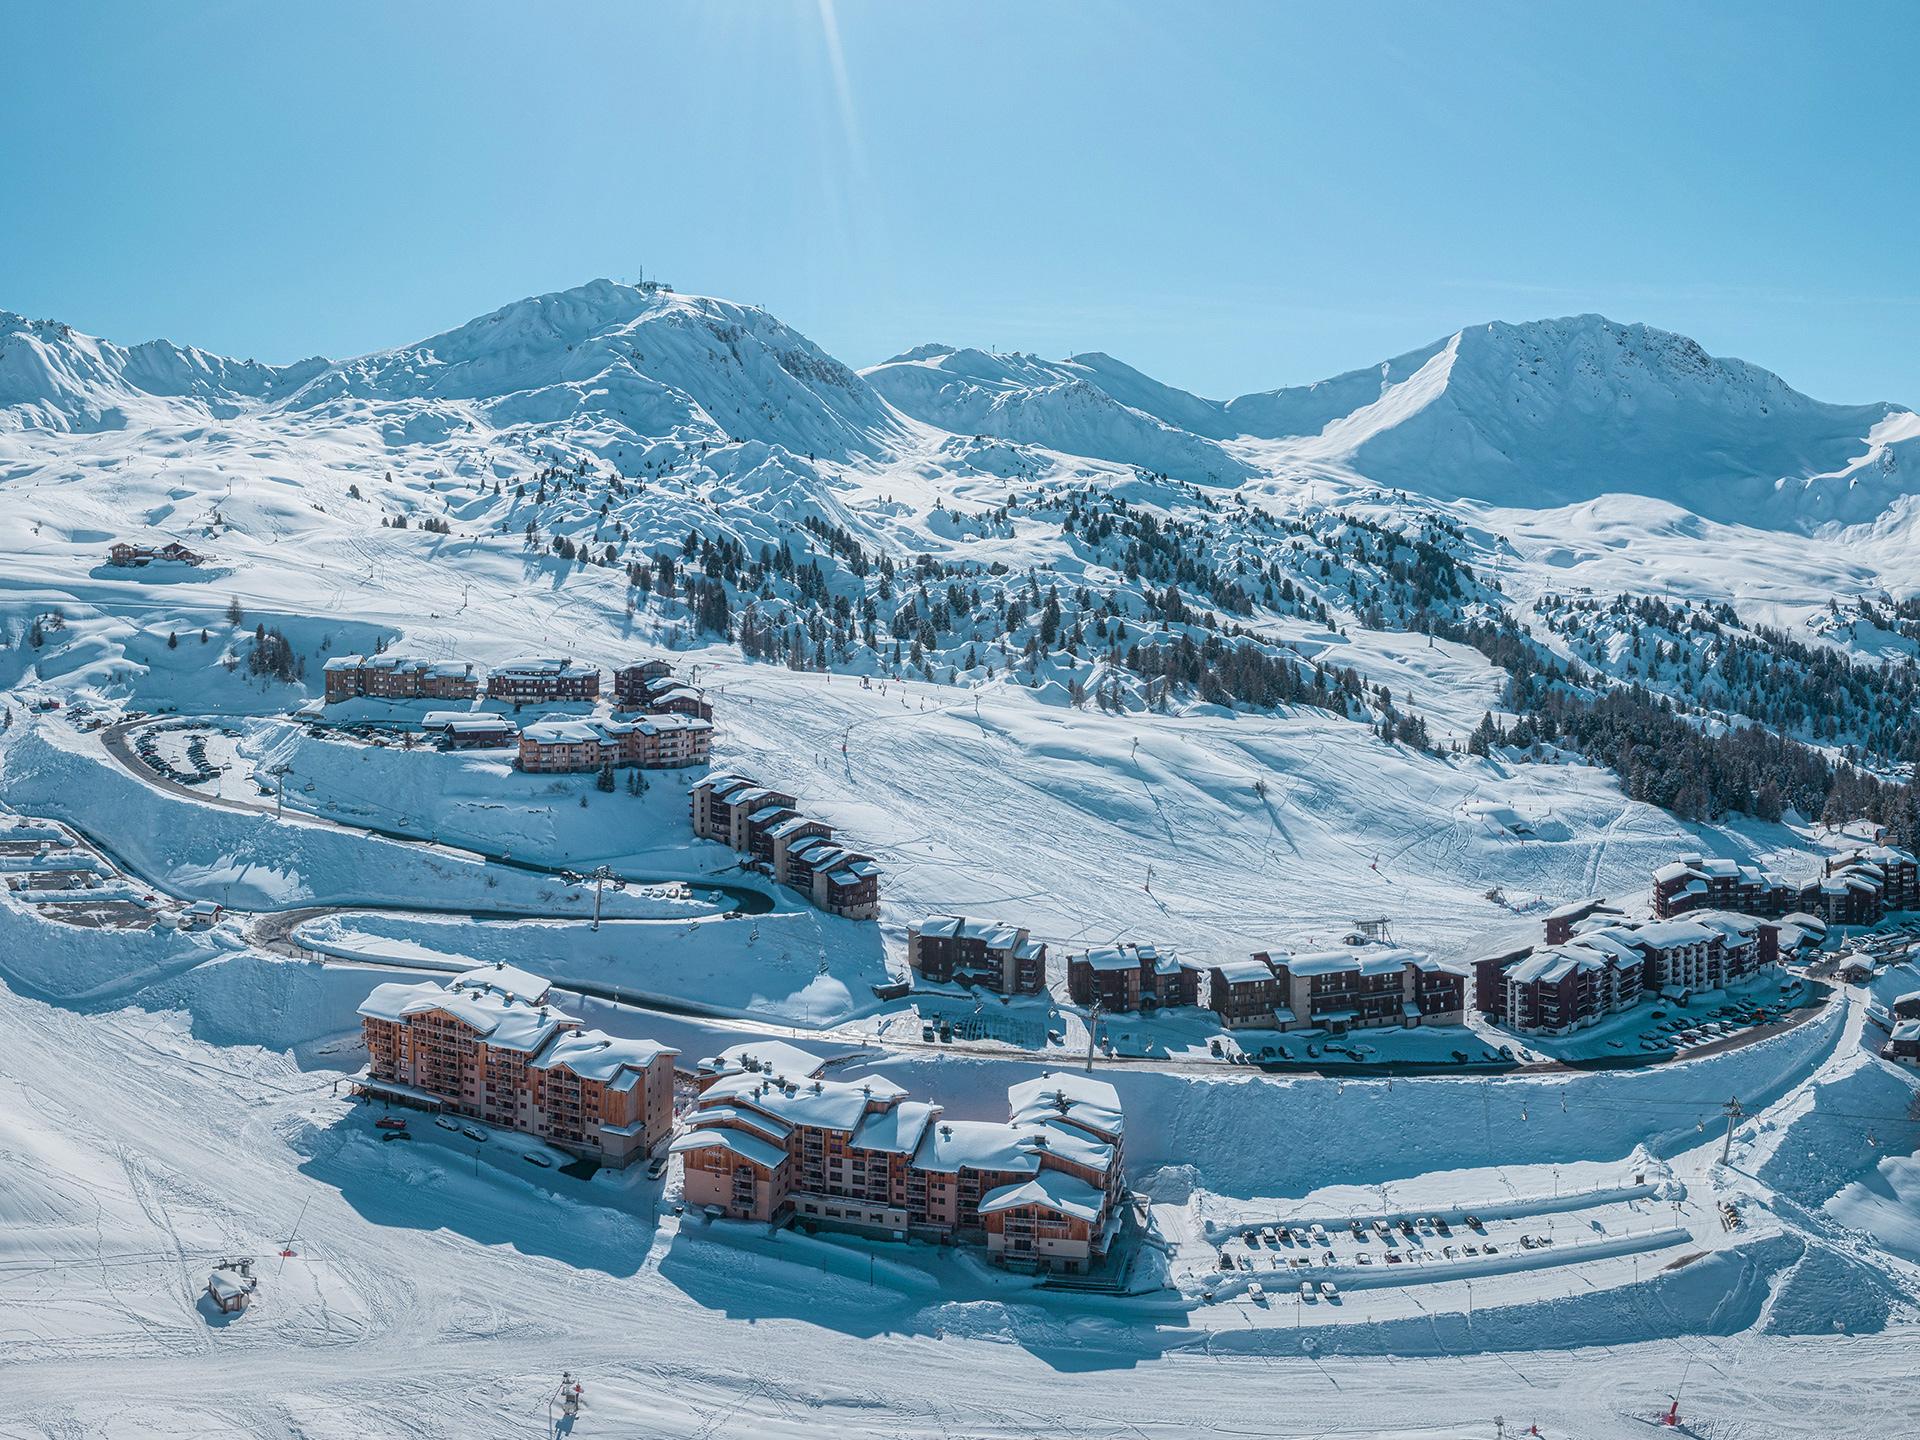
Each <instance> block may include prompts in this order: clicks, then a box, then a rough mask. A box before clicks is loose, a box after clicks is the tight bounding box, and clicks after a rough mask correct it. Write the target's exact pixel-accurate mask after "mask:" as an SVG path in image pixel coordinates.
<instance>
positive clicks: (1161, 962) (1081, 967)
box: [1067, 944, 1201, 1014]
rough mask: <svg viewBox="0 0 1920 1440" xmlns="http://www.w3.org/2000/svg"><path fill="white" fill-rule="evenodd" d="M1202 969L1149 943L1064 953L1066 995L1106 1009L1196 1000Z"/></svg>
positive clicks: (1161, 1006) (1119, 1010)
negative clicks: (1065, 960) (1071, 953)
mask: <svg viewBox="0 0 1920 1440" xmlns="http://www.w3.org/2000/svg"><path fill="white" fill-rule="evenodd" d="M1200 971H1201V967H1200V966H1199V965H1197V964H1194V963H1192V962H1190V961H1185V960H1182V959H1180V958H1179V957H1178V956H1177V955H1175V954H1174V953H1173V952H1172V951H1171V950H1167V951H1162V950H1160V949H1158V948H1157V947H1155V946H1152V945H1133V944H1120V945H1107V946H1102V947H1100V948H1098V949H1094V950H1087V951H1083V952H1082V953H1080V954H1078V955H1069V956H1067V993H1068V994H1069V995H1071V996H1072V997H1073V1002H1074V1004H1076V1005H1088V1006H1091V1005H1093V1004H1095V1003H1098V1004H1099V1006H1100V1008H1101V1009H1102V1010H1105V1011H1108V1012H1109V1013H1121V1014H1125V1013H1130V1012H1132V1011H1135V1010H1165V1009H1167V1008H1168V1007H1169V1006H1174V1005H1198V1004H1199V1003H1200Z"/></svg>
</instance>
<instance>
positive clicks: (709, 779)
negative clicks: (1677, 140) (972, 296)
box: [0, 281, 1920, 1440]
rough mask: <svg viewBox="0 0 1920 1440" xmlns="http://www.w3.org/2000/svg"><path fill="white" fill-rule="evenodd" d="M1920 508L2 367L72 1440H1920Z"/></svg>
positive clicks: (952, 360) (830, 399)
mask: <svg viewBox="0 0 1920 1440" xmlns="http://www.w3.org/2000/svg"><path fill="white" fill-rule="evenodd" d="M1629 388H1630V389H1631V390H1632V392H1633V394H1634V396H1635V397H1636V399H1635V404H1636V407H1637V409H1636V413H1637V414H1638V416H1639V420H1638V421H1637V422H1636V423H1638V424H1639V425H1640V426H1642V427H1643V428H1644V427H1653V428H1654V429H1655V430H1657V431H1658V449H1659V455H1660V464H1659V466H1657V467H1655V466H1652V465H1651V462H1649V461H1647V460H1646V457H1645V455H1643V454H1642V453H1641V452H1640V451H1638V450H1636V449H1635V448H1634V447H1635V446H1636V445H1638V444H1639V443H1640V442H1639V441H1637V440H1632V439H1631V437H1628V438H1625V439H1623V438H1622V436H1621V434H1620V432H1619V431H1618V430H1617V429H1615V428H1613V427H1615V426H1617V424H1619V423H1620V422H1618V421H1617V419H1616V418H1615V412H1616V409H1617V408H1618V405H1619V403H1620V402H1619V396H1620V395H1621V394H1623V393H1625V392H1626V390H1628V389H1629ZM1515 393H1520V394H1523V395H1524V397H1525V400H1526V404H1525V405H1524V406H1522V405H1518V404H1516V403H1514V402H1513V400H1512V399H1511V398H1510V397H1511V396H1512V395H1513V394H1515ZM1733 434H1737V435H1739V436H1740V437H1742V439H1741V442H1740V443H1739V444H1738V445H1734V444H1732V443H1731V442H1729V441H1728V440H1727V439H1726V437H1727V436H1728V435H1733ZM1469 435H1471V436H1484V435H1496V436H1497V443H1496V442H1495V441H1492V440H1486V441H1483V440H1480V439H1473V440H1469V439H1466V438H1462V437H1465V436H1469ZM1916 437H1920V420H1916V418H1915V416H1914V414H1913V413H1912V412H1909V411H1906V410H1902V409H1899V408H1897V407H1893V406H1856V407H1847V406H1834V405H1825V404H1821V403H1819V402H1815V401H1813V400H1810V399H1807V398H1806V397H1805V396H1802V395H1800V394H1798V393H1797V392H1796V391H1794V390H1792V389H1791V388H1789V387H1788V386H1787V384H1786V383H1785V382H1784V381H1782V380H1780V379H1778V378H1776V377H1774V376H1772V375H1771V374H1768V373H1767V372H1764V371H1761V370H1759V369H1757V368H1756V367H1753V366H1750V365H1746V364H1743V363H1741V362H1738V361H1731V360H1721V359H1715V358H1712V357H1710V356H1708V355H1707V354H1706V353H1705V352H1704V351H1702V350H1701V349H1700V348H1699V347H1698V346H1695V345H1694V344H1693V343H1692V342H1691V341H1688V340H1685V339H1683V338H1682V337H1679V336H1676V335H1672V334H1668V333H1665V332H1662V331H1658V330H1652V329H1648V328H1646V327H1642V326H1625V325H1617V324H1614V323H1612V322H1610V321H1605V320H1602V319H1600V318H1598V317H1592V316H1587V317H1579V318H1574V319H1567V320H1555V321H1542V322H1538V323H1534V324H1530V325H1519V326H1509V325H1492V326H1483V327H1480V328H1477V329H1473V330H1468V331H1462V332H1460V333H1458V334H1454V335H1451V336H1449V337H1447V338H1445V339H1443V340H1441V341H1439V342H1437V343H1435V344H1433V345H1430V346H1428V347H1426V348H1425V349H1422V350H1419V351H1415V352H1413V353H1411V354H1408V355H1404V356H1402V357H1400V358H1398V359H1395V360H1392V361H1389V362H1386V363H1385V364H1383V365H1380V366H1378V367H1375V368H1373V369H1370V370H1367V371H1365V372H1355V373H1354V374H1351V375H1345V376H1340V377H1337V378H1335V379H1333V380H1330V381H1327V382H1325V383H1323V384H1321V385H1317V386H1313V387H1309V388H1307V389H1304V390H1298V391H1275V392H1270V393H1264V394H1257V395H1250V396H1245V397H1242V398H1240V399H1237V400H1234V401H1232V402H1226V403H1222V402H1215V401H1210V400H1204V399H1201V398H1199V397H1197V396H1194V395H1190V394H1187V393H1185V392H1181V391H1177V390H1174V389H1172V388H1171V387H1168V386H1165V385H1161V384H1159V383H1158V382H1155V381H1152V380H1149V379H1148V378H1147V377H1146V376H1144V375H1142V374H1140V373H1139V372H1137V371H1134V370H1131V369H1129V368H1128V367H1127V366H1125V365H1123V364H1121V363H1120V362H1118V361H1116V360H1113V359H1111V358H1109V357H1107V356H1105V355H1101V354H1083V355H1079V356H1076V357H1074V358H1071V359H1067V360H1044V359H1041V358H1039V357H1037V356H1033V355H1029V354H1008V353H999V352H993V351H988V350H980V349H953V348H949V347H946V346H941V345H932V346H920V347H918V348H916V349H912V350H908V351H906V352H904V353H902V354H900V355H899V356H897V357H896V358H894V359H892V360H888V361H886V362H884V363H882V364H879V365H876V366H872V367H870V368H868V369H865V370H858V371H856V370H854V369H852V368H849V367H848V366H845V365H843V364H841V363H840V362H839V361H837V360H835V359H833V358H832V357H831V356H829V355H828V354H826V353H825V352H824V351H823V350H821V349H819V348H817V347H815V346H814V345H813V344H812V343H811V342H809V341H808V340H807V339H805V338H804V337H802V336H801V335H800V334H798V333H797V332H796V331H794V330H792V329H790V328H788V327H787V326H786V325H784V324H782V323H781V322H780V321H778V320H776V319H774V318H773V317H772V316H771V315H769V314H767V313H766V312H765V311H763V310H760V309H756V308H754V307H751V306H745V305H740V304H735V303H732V302H729V301H724V300H718V299H707V298H701V297H697V296H691V295H686V294H682V293H679V292H678V291H675V290H673V289H671V288H670V287H668V286H666V285H664V284H661V283H659V282H657V281H649V282H647V283H646V284H644V285H628V284H622V283H614V282H610V281H600V282H595V283H592V284H588V285H585V286H581V287H579V288H576V289H572V290H567V291H563V292H558V293H553V294H547V295H542V296H539V297H537V298H533V299H529V300H525V301H521V302H518V303H515V304H511V305H508V306H507V307H506V308H504V309H502V310H499V311H497V312H496V313H493V314H490V315H487V316H484V317H482V318H480V319H478V320H475V321H473V322H471V323H470V324H467V325H463V326H461V327H459V328H457V329H454V330H451V331H448V332H446V333H443V334H440V335H436V336H434V337H433V338H431V339H428V340H424V341H421V342H419V343H418V344H416V345H412V346H407V347H403V348H401V349H399V350H392V351H381V352H376V353H374V354H371V355H367V356H363V357H361V358H359V359H355V360H349V361H344V362H337V363H336V362H328V361H319V360H316V361H311V362H305V363H302V364H298V365H293V366H288V367H274V366H266V365H259V364H253V363H250V362H240V361H232V360H226V359H221V358H219V357H217V356H214V355H212V354H208V353H205V352H202V351H198V350H193V349H188V348H184V347H181V346H176V345H173V344H170V343H167V342H154V343H152V344H148V345H142V346H139V347H137V348H135V349H127V348H123V347H122V346H120V345H119V344H117V343H114V342H111V341H108V340H104V339H96V338H93V337H91V336H88V335H86V334H83V333H81V332H80V331H78V330H75V329H72V328H70V327H68V326H67V325H65V324H62V323H58V322H51V321H29V320H25V319H22V318H20V317H17V316H11V315H8V316H5V317H4V319H0V554H3V555H4V560H0V687H3V688H0V708H3V709H4V720H0V725H3V726H4V728H3V729H0V879H4V888H3V889H0V1044H3V1045H4V1048H5V1051H6V1053H7V1054H8V1056H9V1057H10V1058H9V1061H8V1063H7V1064H6V1065H5V1066H0V1089H4V1096H5V1103H4V1104H0V1170H4V1174H5V1181H4V1183H0V1434H5V1435H9V1436H11V1435H15V1434H18V1435H22V1436H25V1435H62V1436H66V1435H83V1434H84V1435H93V1434H101V1435H114V1436H122V1435H127V1436H131V1435H148V1434H154V1435H187V1434H193V1435H200V1434H215V1433H224V1434H246V1435H302V1436H312V1437H320V1436H343V1437H344V1436H365V1435H388V1434H392V1435H402V1434H405V1435H444V1436H462V1437H466V1436H480V1435H488V1436H491V1435H526V1434H540V1433H550V1434H558V1433H570V1434H573V1435H577V1436H584V1435H609V1436H614V1435H618V1436H638V1435H644V1436H655V1435H660V1436H706V1437H717V1436H723V1435H755V1436H798V1435H802V1434H807V1435H813V1434H832V1435H847V1436H899V1435H916V1436H918V1435H928V1436H933V1435H943V1436H946V1435H951V1436H959V1435H967V1436H974V1435H982V1436H986V1435H991V1436H1040V1435H1045V1436H1083V1435H1084V1436H1118V1435H1134V1436H1141V1437H1154V1440H1159V1437H1163V1436H1173V1435H1176V1434H1179V1435H1185V1434H1221V1435H1286V1436H1305V1435H1362V1434H1365V1435H1392V1436H1399V1437H1422V1440H1428V1437H1435V1436H1486V1437H1492V1440H1498V1437H1500V1436H1502V1435H1506V1436H1520V1435H1542V1436H1552V1437H1630V1436H1636V1435H1639V1434H1642V1433H1644V1432H1645V1431H1646V1430H1647V1429H1648V1428H1650V1427H1654V1426H1662V1425H1667V1424H1671V1425H1673V1426H1674V1427H1676V1428H1681V1429H1684V1430H1686V1431H1687V1433H1692V1434H1696V1435H1702V1436H1712V1437H1716V1440H1768V1437H1777V1436H1790V1435H1791V1436H1803V1435H1804V1436H1815V1435H1818V1436H1833V1435H1841V1434H1847V1435H1852V1434H1863V1435H1882V1434H1884V1435H1894V1434H1916V1433H1920V1420H1916V1414H1917V1413H1920V1411H1916V1402H1915V1399H1914V1395H1915V1384H1916V1368H1915V1360H1914V1356H1915V1353H1916V1346H1917V1344H1920V1158H1916V1147H1917V1146H1920V963H1917V960H1920V952H1917V951H1916V946H1920V870H1917V862H1916V859H1915V847H1916V844H1920V810H1917V809H1916V803H1915V795H1914V790H1913V781H1912V765H1913V760H1914V757H1915V755H1916V753H1920V718H1917V716H1920V710H1917V709H1916V703H1915V702H1916V700H1920V598H1917V597H1920V560H1916V557H1917V556H1920V545H1916V544H1915V541H1914V530H1913V526H1914V523H1915V516H1916V515H1920V510H1917V509H1915V508H1914V506H1913V504H1912V499H1913V495H1912V489H1913V482H1912V481H1911V480H1910V478H1909V476H1910V474H1911V473H1913V472H1914V470H1915V469H1916V465H1915V462H1916V459H1917V458H1920V450H1916V449H1915V446H1916V445H1920V438H1916ZM1489 457H1497V458H1489ZM1632 477H1640V478H1638V479H1634V478H1632ZM1709 482H1710V483H1709ZM1682 514H1685V515H1686V517H1687V519H1686V522H1685V523H1681V522H1680V521H1677V520H1675V518H1674V517H1675V516H1678V515H1682ZM1575 517H1578V520H1577V526H1576V518H1575ZM1656 572H1657V575H1656Z"/></svg>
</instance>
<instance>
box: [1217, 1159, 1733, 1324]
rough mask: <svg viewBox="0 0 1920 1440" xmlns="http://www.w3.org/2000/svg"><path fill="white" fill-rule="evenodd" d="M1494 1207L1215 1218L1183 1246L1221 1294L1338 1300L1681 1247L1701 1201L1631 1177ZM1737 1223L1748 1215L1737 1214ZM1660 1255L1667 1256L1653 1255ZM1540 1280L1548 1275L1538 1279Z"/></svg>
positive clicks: (1247, 1299) (1226, 1297)
mask: <svg viewBox="0 0 1920 1440" xmlns="http://www.w3.org/2000/svg"><path fill="white" fill-rule="evenodd" d="M1482 1208H1483V1209H1484V1210H1485V1212H1486V1213H1484V1214H1483V1213H1480V1211H1479V1210H1476V1209H1469V1208H1435V1209H1432V1210H1427V1211H1414V1212H1410V1213H1404V1214H1403V1213H1393V1214H1387V1213H1378V1214H1360V1213H1355V1214H1352V1215H1346V1216H1330V1215H1321V1216H1317V1217H1316V1216H1311V1215H1305V1214H1294V1215H1289V1216H1286V1217H1283V1218H1276V1219H1274V1220H1273V1221H1271V1222H1268V1223H1245V1224H1241V1225H1239V1226H1235V1227H1224V1228H1222V1227H1210V1228H1209V1235H1210V1239H1209V1240H1208V1241H1207V1242H1206V1244H1205V1245H1204V1246H1184V1247H1182V1261H1183V1262H1184V1263H1185V1265H1186V1266H1187V1267H1189V1268H1188V1271H1187V1274H1188V1280H1189V1283H1190V1284H1191V1285H1195V1286H1197V1287H1198V1288H1199V1289H1200V1290H1201V1293H1202V1298H1203V1300H1205V1301H1207V1302H1210V1303H1228V1302H1234V1303H1251V1304H1254V1305H1264V1304H1268V1303H1270V1302H1272V1301H1274V1300H1296V1301H1299V1302H1301V1304H1303V1305H1307V1304H1310V1305H1313V1306H1316V1307H1319V1306H1339V1305H1341V1304H1343V1303H1344V1301H1345V1298H1346V1297H1347V1295H1348V1294H1349V1293H1350V1292H1353V1291H1365V1292H1379V1291H1383V1290H1389V1291H1390V1290H1396V1289H1403V1288H1405V1287H1408V1286H1429V1285H1439V1284H1446V1283H1448V1282H1462V1281H1464V1282H1468V1283H1469V1284H1470V1283H1471V1282H1473V1281H1475V1280H1482V1279H1485V1278H1488V1277H1496V1276H1512V1275H1515V1274H1518V1273H1520V1272H1540V1271H1552V1270H1561V1269H1564V1268H1566V1267H1569V1266H1575V1265H1584V1264H1589V1263H1592V1262H1595V1261H1600V1260H1622V1259H1624V1260H1626V1261H1627V1262H1629V1263H1628V1265H1627V1266H1625V1267H1623V1268H1628V1269H1629V1270H1631V1269H1632V1267H1633V1266H1635V1265H1638V1264H1639V1263H1641V1262H1640V1261H1639V1260H1638V1258H1637V1257H1640V1256H1644V1255H1647V1254H1649V1253H1650V1252H1655V1251H1673V1252H1675V1253H1676V1254H1678V1253H1680V1248H1679V1247H1684V1246H1687V1245H1688V1244H1689V1242H1690V1241H1691V1239H1692V1234H1691V1232H1690V1230H1689V1228H1688V1225H1687V1223H1686V1221H1685V1220H1684V1219H1683V1218H1682V1215H1683V1211H1690V1210H1691V1209H1692V1206H1691V1202H1683V1201H1682V1200H1680V1199H1677V1198H1673V1199H1669V1198H1663V1196H1662V1194H1661V1192H1659V1191H1658V1190H1656V1188H1655V1187H1654V1186H1652V1185H1648V1184H1641V1183H1637V1182H1636V1183H1632V1184H1623V1185H1612V1186H1607V1187H1604V1188H1600V1189H1591V1190H1585V1191H1578V1192H1572V1193H1569V1194H1566V1195H1553V1196H1539V1197H1534V1198H1532V1199H1513V1198H1508V1199H1503V1200H1497V1201H1495V1200H1490V1201H1489V1202H1488V1203H1487V1205H1486V1206H1484V1207H1482ZM1728 1223H1729V1228H1737V1227H1738V1226H1739V1224H1740V1220H1739V1217H1738V1216H1737V1215H1736V1216H1734V1217H1733V1218H1732V1220H1731V1222H1728ZM1649 1263H1654V1264H1657V1263H1659V1262H1658V1260H1655V1261H1653V1262H1649ZM1533 1283H1534V1284H1536V1285H1537V1284H1539V1283H1540V1282H1539V1281H1535V1282H1533Z"/></svg>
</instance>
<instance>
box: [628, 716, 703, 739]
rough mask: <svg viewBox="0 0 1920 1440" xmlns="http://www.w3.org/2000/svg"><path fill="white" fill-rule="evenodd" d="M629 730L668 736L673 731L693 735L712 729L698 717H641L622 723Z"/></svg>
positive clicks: (643, 733)
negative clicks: (682, 731)
mask: <svg viewBox="0 0 1920 1440" xmlns="http://www.w3.org/2000/svg"><path fill="white" fill-rule="evenodd" d="M622 723H624V724H625V725H626V726H627V728H628V729H630V730H638V731H639V732H640V733H641V734H642V735H669V734H672V733H674V732H675V731H681V730H684V731H687V732H689V733H695V734H697V733H698V732H700V731H702V730H711V729H713V722H712V721H711V720H705V719H702V718H701V717H700V716H698V715H643V716H641V717H640V718H639V719H638V720H628V721H624V722H622Z"/></svg>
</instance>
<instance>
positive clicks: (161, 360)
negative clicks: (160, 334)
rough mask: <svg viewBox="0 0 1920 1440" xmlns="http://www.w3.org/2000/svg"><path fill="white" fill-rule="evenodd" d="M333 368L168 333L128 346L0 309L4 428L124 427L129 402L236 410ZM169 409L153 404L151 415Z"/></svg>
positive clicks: (287, 391)
mask: <svg viewBox="0 0 1920 1440" xmlns="http://www.w3.org/2000/svg"><path fill="white" fill-rule="evenodd" d="M326 368H327V362H326V361H325V360H318V359H316V360H302V361H300V362H298V363H297V364H293V365H262V364H260V363H258V362H257V361H253V360H228V359H225V358H223V357H222V356H219V355H209V354H208V353H207V352H206V351H204V350H196V349H193V348H192V347H190V346H186V347H183V346H179V345H175V344H172V343H171V342H169V341H166V340H149V341H148V342H146V343H145V344H143V345H135V346H133V347H131V348H128V347H125V346H121V345H116V344H114V343H113V342H112V341H110V340H100V339H96V338H95V337H93V336H91V335H83V334H81V333H80V332H79V331H77V330H75V329H73V328H72V327H71V326H69V325H63V324H60V323H59V322H58V321H52V320H29V319H27V318H26V317H25V316H23V315H15V314H14V313H12V312H11V311H6V310H0V429H48V430H103V429H117V428H119V427H120V426H122V425H124V424H126V423H127V410H128V408H129V407H133V408H135V409H140V408H141V407H142V406H143V403H144V402H150V401H161V402H168V401H172V402H186V405H187V406H188V407H189V408H194V409H197V410H198V411H199V413H202V414H208V415H213V416H222V415H229V414H232V413H233V412H234V409H235V407H236V406H237V405H239V404H240V403H242V402H248V401H254V402H257V401H262V400H270V399H274V398H277V397H280V396H284V395H288V394H290V393H292V392H293V391H294V390H296V389H298V388H299V387H300V386H301V385H303V384H305V383H306V382H307V381H308V380H310V379H312V378H313V377H314V376H315V375H317V374H319V373H321V372H322V371H324V370H325V369H326ZM166 408H167V407H166V406H165V405H164V404H163V405H161V406H157V407H156V406H148V407H147V409H148V413H151V414H164V413H165V411H166Z"/></svg>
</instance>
